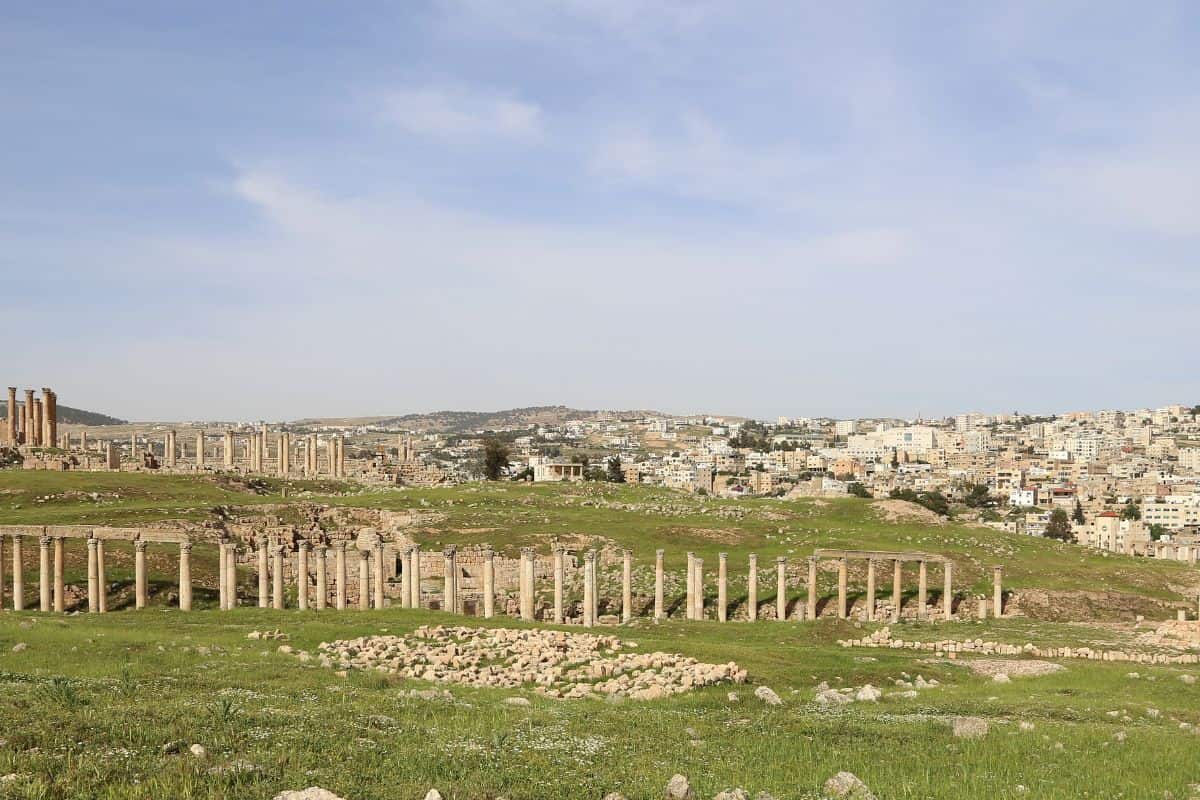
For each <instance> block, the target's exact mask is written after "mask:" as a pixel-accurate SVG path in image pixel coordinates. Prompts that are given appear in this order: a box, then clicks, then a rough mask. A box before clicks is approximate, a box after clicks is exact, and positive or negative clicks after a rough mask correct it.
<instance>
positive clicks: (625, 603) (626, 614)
mask: <svg viewBox="0 0 1200 800" xmlns="http://www.w3.org/2000/svg"><path fill="white" fill-rule="evenodd" d="M632 619H633V551H632V550H626V551H624V552H623V553H622V554H621V622H629V621H630V620H632Z"/></svg>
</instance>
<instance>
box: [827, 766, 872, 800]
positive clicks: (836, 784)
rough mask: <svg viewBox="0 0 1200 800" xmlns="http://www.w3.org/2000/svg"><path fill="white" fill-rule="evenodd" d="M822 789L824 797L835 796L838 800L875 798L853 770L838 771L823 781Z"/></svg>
mask: <svg viewBox="0 0 1200 800" xmlns="http://www.w3.org/2000/svg"><path fill="white" fill-rule="evenodd" d="M822 791H823V792H824V793H825V796H826V797H836V798H839V800H842V799H844V800H877V798H876V797H875V795H874V794H872V793H871V790H870V789H868V788H867V785H866V784H865V783H863V782H862V781H861V780H859V778H858V776H857V775H855V774H854V773H853V772H839V773H838V774H837V775H834V776H833V777H832V778H830V779H829V780H827V781H825V786H824V787H822Z"/></svg>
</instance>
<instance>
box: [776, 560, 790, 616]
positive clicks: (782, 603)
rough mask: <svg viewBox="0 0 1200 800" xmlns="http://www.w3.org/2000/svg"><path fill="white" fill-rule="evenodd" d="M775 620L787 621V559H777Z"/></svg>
mask: <svg viewBox="0 0 1200 800" xmlns="http://www.w3.org/2000/svg"><path fill="white" fill-rule="evenodd" d="M775 619H777V620H779V621H780V622H784V621H786V620H787V559H786V558H784V557H783V556H779V557H778V558H776V559H775Z"/></svg>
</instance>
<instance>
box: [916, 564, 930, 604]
mask: <svg viewBox="0 0 1200 800" xmlns="http://www.w3.org/2000/svg"><path fill="white" fill-rule="evenodd" d="M928 592H929V570H928V568H927V567H926V566H925V561H924V560H921V561H919V562H917V619H925V616H926V608H925V600H926V596H927V594H928Z"/></svg>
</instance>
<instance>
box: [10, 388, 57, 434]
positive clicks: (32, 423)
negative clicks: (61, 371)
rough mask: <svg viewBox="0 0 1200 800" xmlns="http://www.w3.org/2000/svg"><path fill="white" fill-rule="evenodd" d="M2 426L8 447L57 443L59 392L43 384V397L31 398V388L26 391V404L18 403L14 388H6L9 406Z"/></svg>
mask: <svg viewBox="0 0 1200 800" xmlns="http://www.w3.org/2000/svg"><path fill="white" fill-rule="evenodd" d="M6 412H7V413H6V419H5V425H4V443H5V444H6V445H8V446H10V447H16V446H17V445H19V444H24V445H26V446H30V447H54V446H55V445H56V444H57V443H58V395H57V394H55V393H54V391H53V390H52V389H50V388H48V387H45V386H43V387H42V396H41V397H39V398H34V396H33V389H26V390H25V403H24V404H23V405H21V406H18V405H17V387H15V386H10V387H8V406H7V409H6Z"/></svg>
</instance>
